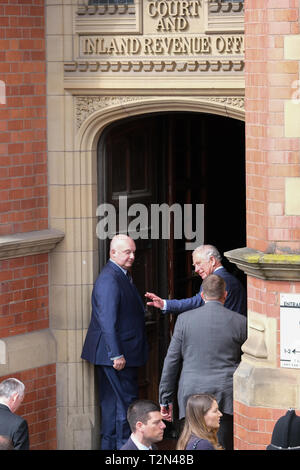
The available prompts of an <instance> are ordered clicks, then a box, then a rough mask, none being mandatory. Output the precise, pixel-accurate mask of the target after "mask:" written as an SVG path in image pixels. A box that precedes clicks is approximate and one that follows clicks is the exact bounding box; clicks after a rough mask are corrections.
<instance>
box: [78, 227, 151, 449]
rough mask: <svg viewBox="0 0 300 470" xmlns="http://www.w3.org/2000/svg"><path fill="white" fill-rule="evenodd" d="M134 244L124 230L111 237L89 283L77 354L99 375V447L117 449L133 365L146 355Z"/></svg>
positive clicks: (134, 379)
mask: <svg viewBox="0 0 300 470" xmlns="http://www.w3.org/2000/svg"><path fill="white" fill-rule="evenodd" d="M135 250H136V247H135V243H134V241H133V240H132V239H131V238H130V237H128V236H127V235H116V236H115V237H114V238H113V239H112V241H111V245H110V260H109V261H108V263H107V264H106V265H105V266H104V268H103V269H102V271H101V273H100V275H99V277H98V278H97V280H96V282H95V285H94V289H93V293H92V317H91V322H90V325H89V328H88V332H87V335H86V338H85V342H84V346H83V351H82V355H81V357H82V359H85V360H87V361H89V362H91V363H92V364H94V365H95V368H96V373H97V377H98V384H99V400H100V406H101V449H112V450H114V449H119V448H120V447H121V446H122V445H123V444H124V443H125V442H126V441H127V439H128V438H129V436H130V428H129V424H128V422H127V419H126V414H127V409H128V406H129V405H130V403H132V402H133V401H134V400H136V399H137V398H138V367H140V366H142V365H144V364H145V363H146V361H147V355H148V348H147V340H146V330H145V308H144V305H143V302H142V299H141V297H140V295H139V293H138V291H137V289H136V287H135V285H134V284H133V282H132V279H131V278H130V273H129V271H130V269H131V267H132V264H133V262H134V258H135Z"/></svg>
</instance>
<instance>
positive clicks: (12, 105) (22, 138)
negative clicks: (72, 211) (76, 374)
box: [0, 0, 56, 449]
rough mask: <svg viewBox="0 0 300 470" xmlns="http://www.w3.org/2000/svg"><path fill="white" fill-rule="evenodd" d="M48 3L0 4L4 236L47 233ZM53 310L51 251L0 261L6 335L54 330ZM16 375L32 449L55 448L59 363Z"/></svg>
mask: <svg viewBox="0 0 300 470" xmlns="http://www.w3.org/2000/svg"><path fill="white" fill-rule="evenodd" d="M44 3H45V2H44V1H43V0H15V1H11V0H0V80H1V85H3V83H4V84H5V92H6V103H4V104H3V103H2V101H3V99H1V103H0V236H1V235H10V234H14V233H20V232H29V231H34V230H42V229H47V228H48V188H47V153H46V149H47V140H46V139H47V136H46V62H45V6H44ZM1 90H2V88H1ZM1 96H2V95H1ZM48 306H49V292H48V255H47V254H42V255H33V256H25V257H21V258H15V259H8V260H1V261H0V337H2V338H3V337H8V336H12V335H19V334H24V333H28V332H32V331H37V330H41V329H44V328H48V327H49V311H48ZM13 375H14V376H15V377H17V378H19V379H20V380H22V381H23V382H24V383H25V386H26V396H25V400H24V404H23V405H22V407H21V408H20V409H19V410H18V413H19V414H20V415H22V416H24V417H25V418H26V419H27V421H28V424H29V432H30V442H31V449H54V448H56V396H55V394H56V370H55V364H54V365H47V366H45V367H40V368H38V369H32V370H27V371H23V372H20V373H16V374H13ZM4 378H6V377H0V380H3V379H4Z"/></svg>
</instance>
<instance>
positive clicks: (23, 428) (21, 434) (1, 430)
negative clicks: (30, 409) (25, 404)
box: [0, 378, 29, 450]
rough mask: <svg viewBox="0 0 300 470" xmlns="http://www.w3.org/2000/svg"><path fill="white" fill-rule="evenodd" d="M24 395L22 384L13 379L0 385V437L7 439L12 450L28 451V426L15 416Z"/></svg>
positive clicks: (23, 420) (24, 421)
mask: <svg viewBox="0 0 300 470" xmlns="http://www.w3.org/2000/svg"><path fill="white" fill-rule="evenodd" d="M24 393H25V386H24V384H23V383H22V382H21V381H20V380H18V379H15V378H9V379H6V380H3V382H1V383H0V435H1V436H5V437H6V438H9V439H10V441H11V443H12V446H13V449H15V450H29V433H28V424H27V421H26V420H25V419H23V418H22V417H21V416H18V415H17V414H15V412H16V411H17V409H18V408H19V407H20V405H21V403H22V401H23V399H24Z"/></svg>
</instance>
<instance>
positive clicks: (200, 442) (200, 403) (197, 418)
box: [176, 394, 222, 450]
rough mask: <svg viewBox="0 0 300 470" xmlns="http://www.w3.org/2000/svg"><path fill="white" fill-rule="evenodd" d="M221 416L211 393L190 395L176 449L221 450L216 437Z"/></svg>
mask: <svg viewBox="0 0 300 470" xmlns="http://www.w3.org/2000/svg"><path fill="white" fill-rule="evenodd" d="M221 416H222V413H221V411H220V410H219V407H218V403H217V401H216V399H215V397H213V396H212V395H208V394H199V395H191V396H190V397H189V398H188V401H187V404H186V414H185V423H184V427H183V430H182V433H181V435H180V437H179V439H178V443H177V447H176V448H177V449H178V450H222V447H221V446H220V444H219V442H218V438H217V432H218V429H219V427H220V418H221Z"/></svg>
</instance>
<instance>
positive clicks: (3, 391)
mask: <svg viewBox="0 0 300 470" xmlns="http://www.w3.org/2000/svg"><path fill="white" fill-rule="evenodd" d="M24 392H25V385H24V384H23V382H21V381H20V380H18V379H15V378H13V377H12V378H9V379H6V380H3V382H1V383H0V397H3V398H6V399H9V398H10V397H11V396H12V395H13V394H14V393H18V394H19V395H21V396H22V395H24Z"/></svg>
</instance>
